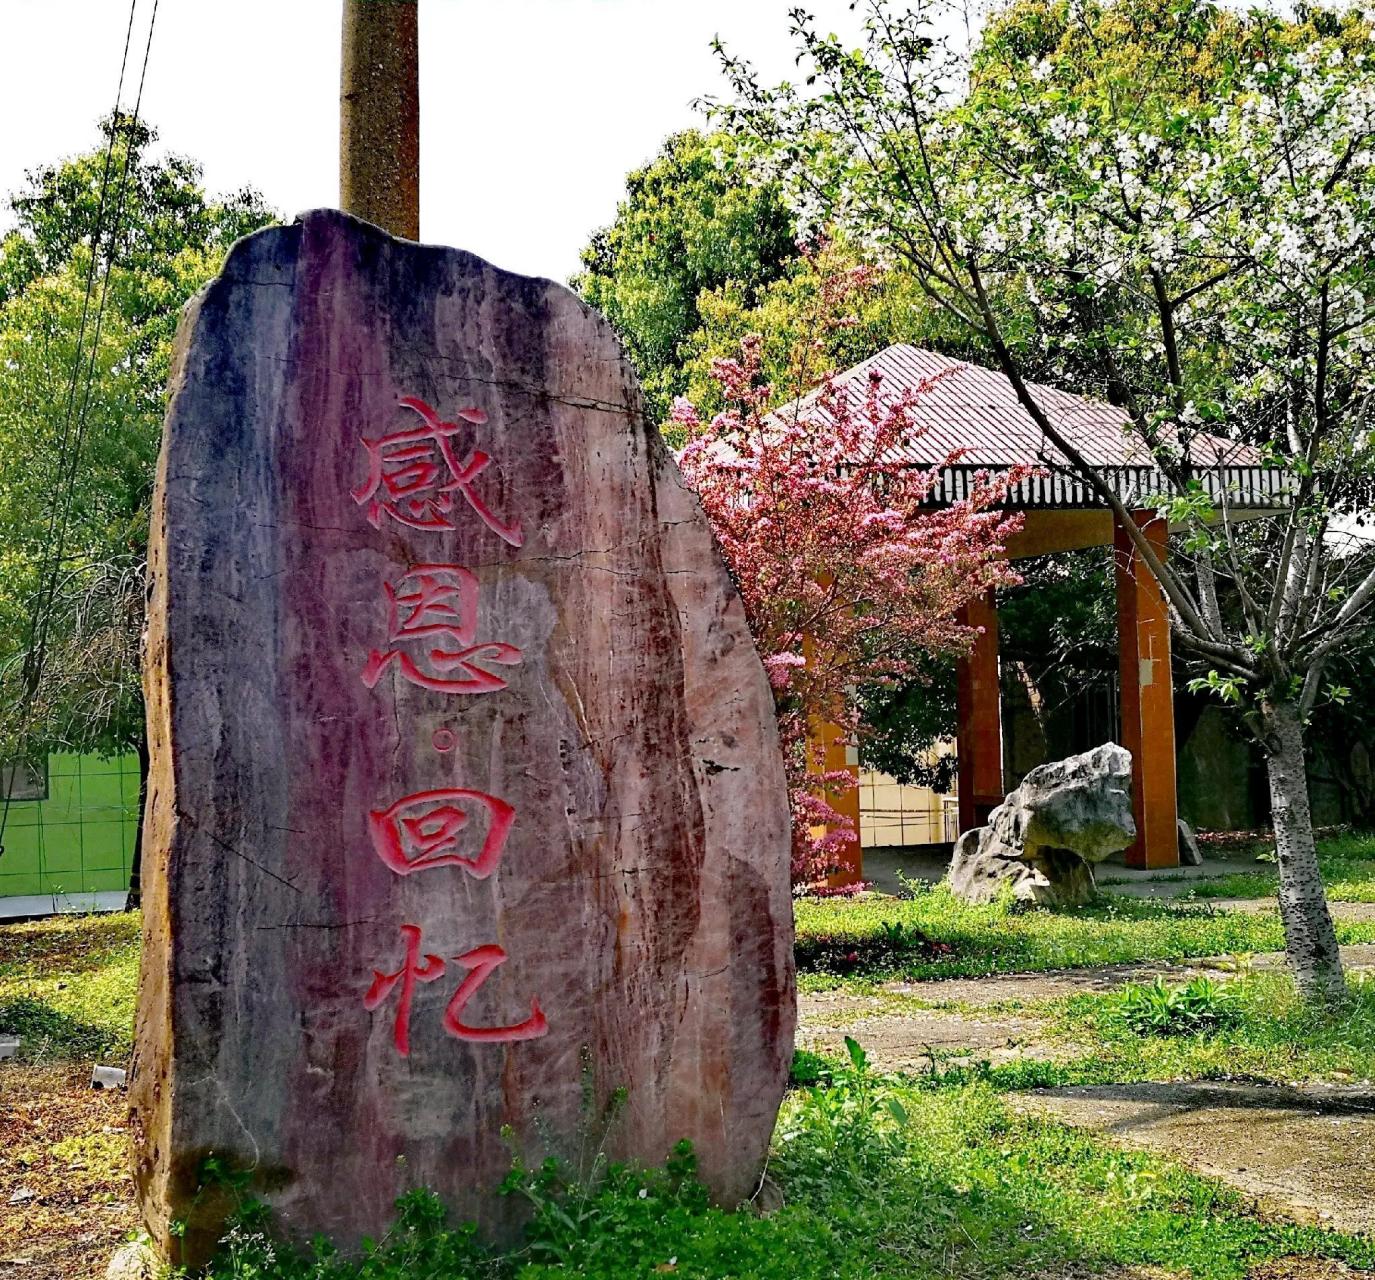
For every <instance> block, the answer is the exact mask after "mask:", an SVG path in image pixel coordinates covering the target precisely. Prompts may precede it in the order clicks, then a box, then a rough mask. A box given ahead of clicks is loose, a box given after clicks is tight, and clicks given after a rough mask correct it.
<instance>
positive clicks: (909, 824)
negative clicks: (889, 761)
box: [859, 770, 959, 849]
mask: <svg viewBox="0 0 1375 1280" xmlns="http://www.w3.org/2000/svg"><path fill="white" fill-rule="evenodd" d="M958 825H959V816H958V811H957V804H956V797H955V796H954V795H953V794H950V795H941V794H939V793H937V792H935V791H932V790H931V788H930V787H905V786H903V785H902V784H901V783H899V782H895V781H894V780H893V779H892V778H890V777H889V776H888V775H887V774H884V773H876V772H874V771H873V770H866V771H864V772H862V773H861V774H860V775H859V839H860V844H861V845H862V846H863V847H864V848H866V849H878V848H902V847H905V846H909V845H919V844H943V843H948V842H950V841H953V840H954V839H955V837H956V835H958V834H959V833H958V831H957V827H958Z"/></svg>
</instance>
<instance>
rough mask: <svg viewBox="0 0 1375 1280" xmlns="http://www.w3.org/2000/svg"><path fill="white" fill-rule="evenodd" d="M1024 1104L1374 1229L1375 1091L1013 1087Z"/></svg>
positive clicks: (1302, 1208)
mask: <svg viewBox="0 0 1375 1280" xmlns="http://www.w3.org/2000/svg"><path fill="white" fill-rule="evenodd" d="M1012 1099H1013V1103H1014V1105H1015V1106H1017V1107H1018V1108H1019V1109H1021V1110H1023V1111H1026V1112H1029V1113H1032V1114H1035V1115H1043V1116H1049V1117H1051V1118H1052V1119H1055V1120H1059V1121H1061V1122H1063V1123H1065V1124H1071V1125H1075V1126H1078V1127H1082V1128H1088V1129H1094V1130H1097V1131H1099V1132H1101V1133H1105V1134H1108V1135H1110V1136H1111V1137H1112V1138H1113V1139H1114V1140H1115V1141H1118V1142H1121V1143H1123V1144H1124V1145H1126V1146H1130V1147H1138V1148H1145V1149H1148V1150H1152V1151H1160V1152H1164V1153H1165V1154H1167V1155H1169V1156H1172V1157H1173V1158H1175V1159H1177V1160H1180V1161H1182V1162H1183V1163H1184V1164H1186V1165H1188V1166H1189V1167H1190V1168H1192V1169H1194V1170H1196V1171H1197V1172H1199V1173H1203V1174H1207V1175H1209V1176H1211V1177H1215V1178H1220V1179H1221V1180H1222V1181H1224V1182H1226V1183H1228V1184H1229V1185H1231V1186H1233V1187H1235V1188H1236V1189H1237V1190H1238V1191H1240V1192H1241V1193H1242V1194H1243V1195H1244V1196H1246V1197H1248V1199H1250V1200H1252V1201H1254V1203H1255V1205H1256V1207H1257V1208H1258V1209H1259V1210H1260V1211H1261V1212H1270V1213H1278V1214H1281V1215H1282V1216H1284V1217H1286V1218H1291V1219H1294V1220H1296V1221H1299V1222H1311V1223H1317V1224H1320V1225H1322V1226H1324V1227H1332V1228H1335V1229H1337V1230H1339V1231H1346V1232H1351V1233H1370V1232H1375V1197H1373V1196H1372V1195H1371V1167H1370V1153H1371V1151H1372V1150H1375V1092H1372V1091H1371V1090H1370V1088H1369V1086H1361V1087H1358V1088H1335V1087H1330V1086H1328V1087H1318V1086H1314V1087H1304V1088H1301V1089H1289V1088H1279V1087H1274V1086H1255V1085H1233V1084H1128V1085H1094V1086H1083V1087H1076V1088H1068V1089H1051V1090H1046V1091H1043V1092H1037V1093H1024V1094H1014V1095H1012Z"/></svg>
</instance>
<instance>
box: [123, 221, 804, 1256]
mask: <svg viewBox="0 0 1375 1280" xmlns="http://www.w3.org/2000/svg"><path fill="white" fill-rule="evenodd" d="M151 579H152V582H151V592H152V596H151V609H150V628H149V642H148V660H147V671H146V684H147V695H148V713H149V732H150V742H151V749H152V758H153V768H152V776H151V779H150V786H149V805H148V824H147V837H146V840H147V843H146V846H145V847H146V855H145V862H144V885H145V888H144V903H145V907H144V912H145V915H144V920H145V924H144V955H143V973H142V980H141V990H140V997H139V1016H138V1035H137V1047H136V1051H135V1058H134V1070H133V1078H132V1084H131V1098H132V1104H133V1122H134V1135H135V1140H136V1152H137V1156H136V1159H137V1170H136V1173H137V1182H138V1190H139V1198H140V1201H141V1206H142V1212H143V1217H144V1220H145V1222H146V1224H147V1226H148V1229H149V1230H150V1232H151V1233H152V1236H153V1238H154V1240H155V1242H156V1243H157V1244H158V1246H159V1247H160V1248H161V1249H162V1250H163V1251H164V1252H165V1253H168V1254H170V1255H171V1256H172V1257H173V1258H174V1259H175V1260H181V1261H186V1262H191V1263H195V1262H197V1261H199V1260H200V1259H202V1258H203V1257H205V1255H206V1254H207V1252H208V1251H209V1250H210V1248H211V1247H212V1246H213V1243H214V1241H215V1239H216V1236H217V1234H218V1232H219V1229H220V1227H221V1224H222V1222H223V1219H224V1216H225V1214H226V1212H227V1211H228V1210H229V1209H230V1208H231V1207H232V1203H233V1196H232V1195H231V1194H230V1193H229V1191H227V1190H226V1189H225V1187H224V1185H223V1183H224V1181H225V1180H224V1178H223V1177H222V1176H221V1177H219V1178H210V1177H207V1176H206V1171H207V1159H208V1158H209V1157H212V1156H213V1157H214V1159H215V1161H216V1165H215V1166H214V1167H217V1168H218V1169H219V1170H220V1171H222V1172H223V1171H229V1172H230V1173H231V1174H232V1177H231V1179H230V1181H232V1182H234V1183H236V1184H238V1185H240V1186H241V1187H243V1188H244V1189H246V1190H248V1191H249V1192H251V1193H252V1194H254V1195H257V1196H259V1197H261V1198H263V1199H265V1200H266V1201H268V1202H269V1204H270V1205H271V1206H272V1207H273V1209H274V1210H275V1212H276V1218H277V1221H278V1223H279V1224H280V1226H281V1228H282V1230H283V1231H285V1232H288V1233H291V1234H296V1235H307V1234H310V1233H313V1232H317V1231H322V1232H325V1233H328V1234H329V1235H331V1236H333V1237H335V1238H336V1239H337V1240H338V1241H340V1242H341V1243H342V1244H344V1245H345V1246H346V1247H347V1246H349V1245H351V1244H353V1243H355V1242H357V1241H358V1240H359V1239H360V1238H361V1237H362V1236H364V1235H374V1236H375V1235H377V1234H378V1233H379V1232H380V1231H381V1230H382V1229H383V1228H384V1227H385V1225H386V1224H387V1223H388V1222H389V1221H390V1219H391V1217H392V1212H393V1208H392V1206H393V1201H394V1200H395V1198H396V1197H397V1196H398V1195H400V1194H402V1193H404V1192H406V1191H407V1190H410V1189H412V1188H416V1187H428V1188H432V1189H433V1190H434V1191H436V1192H438V1193H439V1194H440V1195H441V1196H442V1197H443V1198H444V1199H445V1200H446V1201H447V1202H448V1203H449V1204H450V1206H451V1207H452V1209H453V1211H454V1213H455V1216H456V1217H459V1218H469V1217H472V1218H476V1219H477V1220H478V1221H479V1222H480V1224H481V1225H482V1226H483V1228H484V1229H485V1230H486V1231H487V1232H488V1233H489V1234H492V1235H494V1236H503V1235H507V1236H509V1235H510V1234H511V1232H512V1231H514V1230H515V1229H516V1226H517V1222H516V1219H515V1218H514V1217H513V1216H512V1215H514V1214H515V1213H517V1212H518V1207H517V1206H516V1205H515V1204H514V1203H513V1202H511V1201H509V1200H504V1199H499V1198H497V1197H496V1196H495V1195H494V1194H493V1193H494V1190H495V1187H496V1185H497V1184H498V1182H499V1181H500V1179H501V1177H502V1175H503V1173H504V1172H505V1171H506V1170H507V1169H508V1168H509V1166H510V1162H511V1158H512V1149H513V1148H514V1150H515V1151H518V1152H519V1153H521V1154H522V1156H524V1158H526V1159H527V1160H538V1159H542V1158H543V1157H544V1156H546V1155H557V1156H562V1157H564V1158H566V1159H568V1160H570V1161H572V1162H574V1163H575V1164H576V1162H577V1159H578V1156H579V1152H580V1151H586V1150H588V1149H589V1142H590V1143H591V1146H592V1147H595V1146H597V1145H599V1144H600V1143H601V1142H602V1141H603V1139H604V1144H605V1150H606V1151H607V1153H608V1154H609V1155H610V1157H611V1158H613V1159H614V1158H628V1159H633V1160H639V1161H642V1162H645V1163H659V1162H661V1161H662V1160H663V1159H664V1157H665V1156H666V1155H667V1154H668V1152H669V1149H670V1148H671V1146H672V1145H673V1144H674V1143H675V1142H677V1141H678V1140H679V1139H682V1138H688V1139H691V1140H692V1142H693V1143H694V1144H695V1146H696V1150H697V1154H698V1157H699V1161H700V1169H701V1174H702V1176H703V1178H704V1180H705V1181H706V1183H707V1184H708V1186H709V1187H710V1188H711V1189H712V1191H713V1192H714V1193H715V1195H716V1196H717V1197H718V1198H719V1199H720V1200H721V1201H722V1202H724V1203H727V1204H730V1203H734V1202H737V1201H739V1200H740V1199H742V1198H743V1197H746V1196H748V1195H749V1194H750V1193H751V1192H752V1191H753V1190H754V1188H755V1186H756V1184H757V1180H758V1178H759V1175H760V1169H761V1165H762V1162H763V1159H764V1155H765V1151H766V1147H767V1143H768V1141H769V1137H770V1133H771V1130H772V1126H773V1122H774V1118H775V1113H776V1110H777V1107H778V1103H779V1100H780V1098H781V1096H782V1092H783V1089H784V1085H785V1081H786V1077H787V1070H788V1064H789V1060H790V1057H791V1052H792V1039H793V1027H794V1017H795V1011H794V1004H795V1001H794V975H793V964H792V908H791V901H790V898H789V890H788V815H787V804H786V794H785V787H784V781H783V769H782V763H781V760H780V758H779V752H778V746H777V741H776V738H775V732H774V720H773V713H772V702H771V698H770V693H769V688H768V684H767V681H766V679H765V677H764V673H763V671H762V669H761V666H760V663H759V660H758V658H757V656H756V654H755V651H754V647H753V645H752V643H751V641H750V637H749V634H748V632H747V630H746V626H745V618H744V613H743V611H742V608H741V603H740V599H739V597H738V595H737V594H736V592H735V590H734V588H733V586H732V584H731V582H730V579H729V577H728V575H727V573H726V570H725V568H724V566H723V564H722V562H721V559H720V557H719V555H718V553H717V551H716V548H715V546H714V544H713V541H712V537H711V532H710V529H709V528H708V526H707V523H706V521H705V519H704V517H703V515H702V513H701V511H700V509H699V508H698V505H697V503H696V501H695V500H694V498H693V497H692V496H691V495H690V494H689V493H688V492H687V491H685V490H684V488H683V487H682V485H681V483H680V482H679V479H678V475H677V472H676V470H675V468H674V465H673V462H672V460H671V459H670V457H669V455H668V453H667V451H666V450H665V448H664V445H663V444H662V442H661V441H660V439H659V436H658V434H657V432H656V431H655V430H654V429H653V428H652V427H649V426H647V425H646V423H645V420H644V417H643V414H642V411H641V402H640V396H639V392H638V389H637V387H636V383H635V379H634V376H633V374H632V373H631V371H630V369H629V367H628V365H627V364H626V361H625V358H624V356H623V355H622V353H621V351H620V348H619V346H618V344H617V342H616V339H615V338H614V336H613V335H612V333H611V330H610V328H609V327H608V326H607V325H606V323H605V322H604V321H603V320H602V319H601V318H600V317H599V316H598V315H596V314H595V313H594V312H592V311H590V310H589V309H588V308H587V307H586V306H584V305H583V304H582V303H581V302H579V300H578V299H577V298H576V297H575V296H574V295H573V294H572V293H570V292H568V291H567V290H566V289H563V288H561V287H559V286H557V285H554V284H551V283H549V282H548V281H543V280H533V279H526V278H524V277H520V276H514V275H509V274H506V273H504V272H501V271H498V270H496V269H494V268H493V267H491V266H489V265H488V264H486V263H485V262H482V261H480V260H479V259H477V258H474V257H472V256H471V255H469V254H465V253H460V252H457V251H454V250H450V249H441V248H430V247H425V246H421V245H416V244H412V243H409V242H404V241H399V240H393V239H392V238H390V237H389V236H387V235H386V234H385V233H383V232H381V231H379V230H377V229H376V228H373V227H370V226H368V225H366V224H364V223H361V222H358V221H356V220H354V219H352V218H349V217H347V216H345V215H343V214H340V213H335V212H316V213H311V214H308V215H306V216H305V217H303V218H302V219H301V220H300V221H299V222H297V223H296V224H295V225H294V226H289V227H277V228H273V229H271V230H267V231H262V232H259V233H258V234H256V235H253V236H250V237H249V238H248V239H246V240H244V241H242V242H240V243H239V244H238V245H237V246H235V248H234V250H233V251H232V252H231V254H230V255H229V259H228V261H227V262H226V264H225V268H224V271H223V274H222V275H221V276H220V277H219V278H218V279H217V280H215V281H214V282H213V283H211V284H210V285H209V286H208V287H207V288H206V289H205V290H204V292H202V293H201V295H200V296H199V297H198V298H197V299H196V300H195V302H194V303H193V304H192V305H191V307H190V308H189V309H188V312H187V314H186V316H185V317H184V318H183V322H182V327H181V332H180V337H179V339H178V349H177V354H176V360H175V367H174V371H173V377H172V399H171V404H170V407H169V410H168V415H167V427H166V434H165V438H164V443H163V452H162V458H161V463H160V468H159V476H158V488H157V498H156V503H155V510H154V516H153V531H152V568H151ZM620 1090H625V1091H626V1095H625V1099H624V1102H623V1104H622V1105H620V1106H614V1105H611V1100H612V1099H613V1097H615V1095H616V1094H617V1091H620ZM589 1134H591V1135H592V1136H591V1138H589ZM174 1224H176V1225H174ZM179 1232H180V1233H181V1234H178V1233H179Z"/></svg>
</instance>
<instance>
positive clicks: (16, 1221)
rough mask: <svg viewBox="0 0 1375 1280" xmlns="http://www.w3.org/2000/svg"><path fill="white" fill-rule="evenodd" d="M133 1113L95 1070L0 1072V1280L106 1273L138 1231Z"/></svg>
mask: <svg viewBox="0 0 1375 1280" xmlns="http://www.w3.org/2000/svg"><path fill="white" fill-rule="evenodd" d="M127 1109H128V1100H127V1098H126V1097H125V1095H124V1094H123V1093H113V1092H112V1093H104V1092H100V1091H99V1090H93V1089H91V1087H90V1067H89V1066H85V1067H72V1066H62V1067H29V1066H16V1065H14V1064H13V1063H8V1062H6V1063H0V1278H3V1280H88V1278H89V1277H98V1276H103V1275H104V1274H105V1267H106V1264H107V1263H108V1262H109V1260H110V1255H111V1254H112V1253H113V1252H114V1251H115V1249H116V1248H117V1247H118V1246H119V1244H120V1243H121V1242H122V1241H123V1240H124V1239H125V1237H126V1236H128V1234H129V1232H130V1231H132V1230H133V1229H134V1226H135V1219H134V1208H133V1194H132V1193H133V1188H132V1185H131V1183H130V1180H129V1174H128V1167H129V1139H128V1133H127V1130H126V1119H127V1116H126V1112H127Z"/></svg>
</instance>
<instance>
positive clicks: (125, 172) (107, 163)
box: [0, 0, 159, 855]
mask: <svg viewBox="0 0 1375 1280" xmlns="http://www.w3.org/2000/svg"><path fill="white" fill-rule="evenodd" d="M138 4H139V0H130V4H129V18H128V22H127V23H126V25H125V32H124V47H123V51H122V53H121V56H120V66H119V80H118V83H117V85H116V88H115V101H114V106H113V108H112V110H111V113H110V125H109V138H108V141H107V143H106V148H105V160H104V164H103V166H102V170H101V178H100V194H99V198H98V201H97V205H96V215H95V223H94V225H93V227H92V229H91V236H90V244H91V255H90V260H89V262H88V263H87V266H86V281H85V292H84V296H83V299H82V304H81V318H80V321H79V323H78V326H77V340H76V350H75V352H74V354H73V358H72V371H71V376H70V378H69V379H68V383H67V395H66V403H65V405H64V408H63V414H62V425H61V427H60V429H59V431H58V433H57V450H56V455H57V457H56V463H57V466H56V471H57V484H56V486H55V491H54V500H53V503H52V506H51V509H50V511H49V515H48V527H47V534H46V537H45V539H44V543H43V547H42V558H41V559H40V564H39V574H38V584H37V586H36V589H35V592H34V597H33V605H32V608H31V611H30V617H29V627H28V637H27V643H26V645H25V652H24V661H23V665H22V668H21V680H22V686H23V697H22V702H21V707H20V709H19V715H18V721H17V726H16V727H17V737H18V740H19V742H20V749H19V751H18V753H17V756H16V758H15V759H14V760H13V761H12V762H11V765H10V769H9V778H8V784H7V785H5V786H4V797H3V807H0V855H3V853H4V843H3V842H4V835H5V829H6V827H7V825H8V822H9V815H10V806H11V803H12V802H13V798H14V789H15V783H16V781H17V780H18V776H19V769H20V767H21V766H22V765H23V764H24V763H25V762H26V758H27V755H28V749H29V746H30V745H31V742H32V729H33V708H34V704H35V702H36V700H37V696H38V691H39V687H40V685H41V682H42V676H43V667H44V663H45V661H46V657H47V644H48V635H49V628H50V626H51V623H52V610H53V604H54V600H55V597H56V590H57V583H58V580H59V578H60V575H61V571H62V563H63V559H64V556H65V553H66V541H67V532H68V527H69V522H70V519H71V513H72V501H73V492H74V489H75V482H76V477H77V474H78V472H79V469H80V463H81V450H82V446H83V444H84V441H85V436H86V426H87V420H88V415H89V412H90V405H91V394H92V388H93V385H94V381H95V372H96V363H97V360H98V356H99V350H100V336H101V332H102V329H103V325H104V317H105V308H106V304H107V302H108V299H109V291H110V276H111V271H112V268H113V266H114V262H115V257H116V253H117V250H118V247H119V237H120V231H121V224H122V221H123V216H124V202H125V199H126V196H127V190H128V180H129V171H130V167H131V164H132V159H133V151H134V144H135V137H136V133H137V129H138V122H139V116H140V113H141V111H142V105H143V91H144V86H145V84H146V81H147V76H148V62H149V57H150V54H151V51H152V44H153V31H154V28H155V27H156V25H157V15H158V4H159V0H153V11H152V16H151V18H150V19H149V23H148V35H147V39H146V41H145V43H144V48H143V61H142V66H141V68H140V71H139V82H138V92H137V95H136V97H135V102H134V109H133V112H132V113H131V115H130V116H129V117H128V118H127V123H126V121H125V120H124V119H123V118H122V117H121V113H120V105H121V103H122V102H123V100H124V82H125V78H126V76H127V74H128V67H129V50H130V48H131V46H132V41H133V31H134V22H135V18H136V16H137V12H138ZM121 133H123V134H124V138H125V149H124V157H123V164H122V168H121V172H120V178H119V186H118V190H117V193H116V197H115V204H114V216H113V218H112V219H110V222H109V227H108V236H107V234H106V230H107V228H106V215H107V212H108V211H109V209H110V200H109V195H110V176H111V171H112V169H113V167H114V152H115V144H116V142H117V140H118V139H119V137H120V135H121ZM102 244H104V245H105V252H104V255H103V277H102V279H101V286H100V296H99V299H98V301H97V303H96V309H95V315H94V319H93V320H92V316H91V300H92V297H93V296H94V294H95V281H96V273H97V271H98V270H100V269H101V263H102V253H101V249H102ZM88 330H89V332H90V334H91V339H90V343H89V347H88V345H87V341H86V339H87V333H88ZM83 365H84V367H85V384H84V387H82V389H81V395H80V408H79V410H78V408H77V404H78V394H77V389H78V387H79V386H81V384H82V369H83ZM74 415H75V417H74ZM2 777H3V775H0V778H2Z"/></svg>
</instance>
